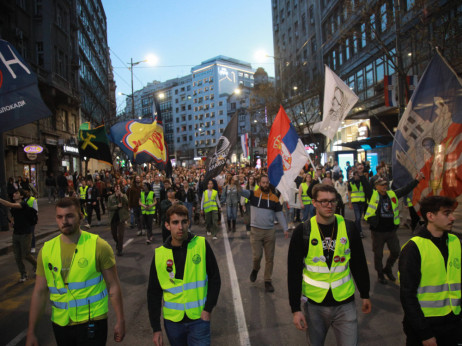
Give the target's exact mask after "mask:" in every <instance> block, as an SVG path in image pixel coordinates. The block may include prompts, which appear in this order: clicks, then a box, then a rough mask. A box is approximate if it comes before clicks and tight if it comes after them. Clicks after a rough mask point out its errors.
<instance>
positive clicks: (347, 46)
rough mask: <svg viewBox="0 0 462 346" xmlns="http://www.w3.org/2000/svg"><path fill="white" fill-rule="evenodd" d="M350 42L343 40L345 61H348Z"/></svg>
mask: <svg viewBox="0 0 462 346" xmlns="http://www.w3.org/2000/svg"><path fill="white" fill-rule="evenodd" d="M350 42H351V40H350V39H349V38H347V39H346V40H345V60H346V61H348V60H350Z"/></svg>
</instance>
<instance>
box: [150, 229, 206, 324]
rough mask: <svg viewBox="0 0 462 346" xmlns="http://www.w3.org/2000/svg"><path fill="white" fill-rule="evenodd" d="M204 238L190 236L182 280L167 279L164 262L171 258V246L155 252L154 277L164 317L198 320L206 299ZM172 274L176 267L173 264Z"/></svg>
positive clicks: (174, 319)
mask: <svg viewBox="0 0 462 346" xmlns="http://www.w3.org/2000/svg"><path fill="white" fill-rule="evenodd" d="M205 249H206V248H205V238H204V237H199V236H194V237H193V238H192V239H191V240H190V242H189V243H188V250H187V253H186V261H185V268H184V274H183V280H180V279H176V278H175V277H173V279H172V278H170V273H169V272H168V271H167V261H174V258H173V252H172V249H168V248H166V247H164V246H161V247H159V248H157V249H156V252H155V265H156V270H157V277H158V279H159V283H160V286H161V287H162V290H163V298H164V306H163V315H164V318H165V319H167V320H170V321H173V322H179V321H181V320H182V319H183V318H184V314H185V313H186V315H187V316H188V317H189V318H190V319H193V320H195V319H198V318H200V316H201V313H202V310H203V309H204V305H205V302H206V300H207V288H208V278H207V271H206V263H205V256H206V254H205V251H206V250H205ZM172 269H173V271H172V273H173V275H175V273H176V266H175V263H173V267H172Z"/></svg>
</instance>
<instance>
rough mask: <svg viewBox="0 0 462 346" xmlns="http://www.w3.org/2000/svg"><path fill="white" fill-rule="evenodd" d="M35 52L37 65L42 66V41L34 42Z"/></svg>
mask: <svg viewBox="0 0 462 346" xmlns="http://www.w3.org/2000/svg"><path fill="white" fill-rule="evenodd" d="M35 53H36V55H37V65H38V66H42V67H43V65H44V63H45V62H44V58H43V42H41V41H40V42H36V43H35Z"/></svg>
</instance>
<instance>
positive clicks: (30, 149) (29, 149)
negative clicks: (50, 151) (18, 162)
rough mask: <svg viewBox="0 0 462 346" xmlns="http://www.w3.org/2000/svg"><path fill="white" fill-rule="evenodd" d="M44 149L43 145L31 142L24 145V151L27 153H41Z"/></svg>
mask: <svg viewBox="0 0 462 346" xmlns="http://www.w3.org/2000/svg"><path fill="white" fill-rule="evenodd" d="M42 151H43V147H41V146H40V145H38V144H30V145H28V146H26V147H24V152H25V153H27V154H40V153H41V152H42Z"/></svg>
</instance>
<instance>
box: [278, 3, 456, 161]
mask: <svg viewBox="0 0 462 346" xmlns="http://www.w3.org/2000/svg"><path fill="white" fill-rule="evenodd" d="M272 12H273V34H274V52H275V66H276V81H277V87H278V88H280V89H282V91H283V95H284V97H285V98H287V99H288V100H289V103H290V99H293V98H294V97H296V96H297V95H300V93H302V94H303V93H305V94H304V95H306V98H312V97H320V96H322V95H320V91H319V90H323V88H322V85H323V83H324V82H323V75H324V64H326V65H327V66H329V67H330V68H331V69H332V70H333V71H334V72H335V73H336V74H337V75H338V76H339V77H340V78H341V79H342V80H344V81H345V82H346V83H347V84H348V85H349V86H350V88H351V89H352V90H354V92H355V93H356V94H357V95H358V96H359V99H360V100H359V102H358V103H357V105H356V107H355V108H354V109H353V110H352V111H351V112H350V115H349V116H348V117H347V120H346V121H345V123H344V128H343V129H341V131H339V132H338V134H337V136H336V137H335V138H334V140H333V141H332V142H331V143H330V145H329V147H328V151H329V152H333V151H337V150H338V151H344V150H352V149H347V148H345V146H342V144H345V143H348V142H354V141H356V140H358V139H361V138H364V137H377V136H389V135H388V132H387V130H386V129H385V128H384V126H382V124H381V122H383V123H385V124H386V125H387V127H388V129H390V130H393V128H395V127H396V126H397V124H398V120H399V116H400V114H402V111H403V108H404V105H405V100H404V95H405V94H406V93H407V94H409V86H406V83H405V82H404V81H405V80H406V76H418V77H420V76H421V75H422V73H423V71H424V69H425V67H426V65H427V64H428V62H429V60H430V58H431V57H432V55H433V48H435V47H436V46H439V47H440V48H442V50H443V55H444V56H445V57H446V58H447V59H448V61H449V63H450V64H451V65H452V66H453V67H454V68H455V69H456V71H458V72H459V73H460V72H461V71H462V59H461V53H462V46H461V44H460V42H461V35H462V24H461V18H462V5H461V3H460V1H456V0H453V1H451V0H444V1H425V3H424V2H422V1H419V0H412V1H411V0H374V1H362V0H306V1H299V0H273V1H272ZM392 75H396V76H398V77H399V78H398V80H399V79H400V80H401V81H402V82H401V83H400V86H401V91H400V92H399V93H400V94H401V95H402V100H401V108H400V107H396V106H390V105H388V104H385V88H384V80H385V79H386V76H392ZM321 92H322V91H321ZM314 111H316V112H320V111H322V110H321V109H318V110H314ZM311 125H312V124H311ZM391 142H392V138H391V136H389V140H388V143H389V144H391ZM358 152H359V153H360V154H359V155H357V156H354V159H355V160H356V159H361V160H365V159H367V158H369V155H372V154H373V155H372V156H374V155H375V158H376V159H377V156H378V160H384V161H386V162H391V147H386V148H381V149H372V150H369V151H368V152H367V153H365V152H364V150H361V149H360V150H359V151H358ZM358 152H355V153H351V154H352V155H353V154H357V153H358ZM366 154H367V155H366ZM330 156H332V157H333V158H334V159H335V158H336V156H337V153H331V155H330Z"/></svg>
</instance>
